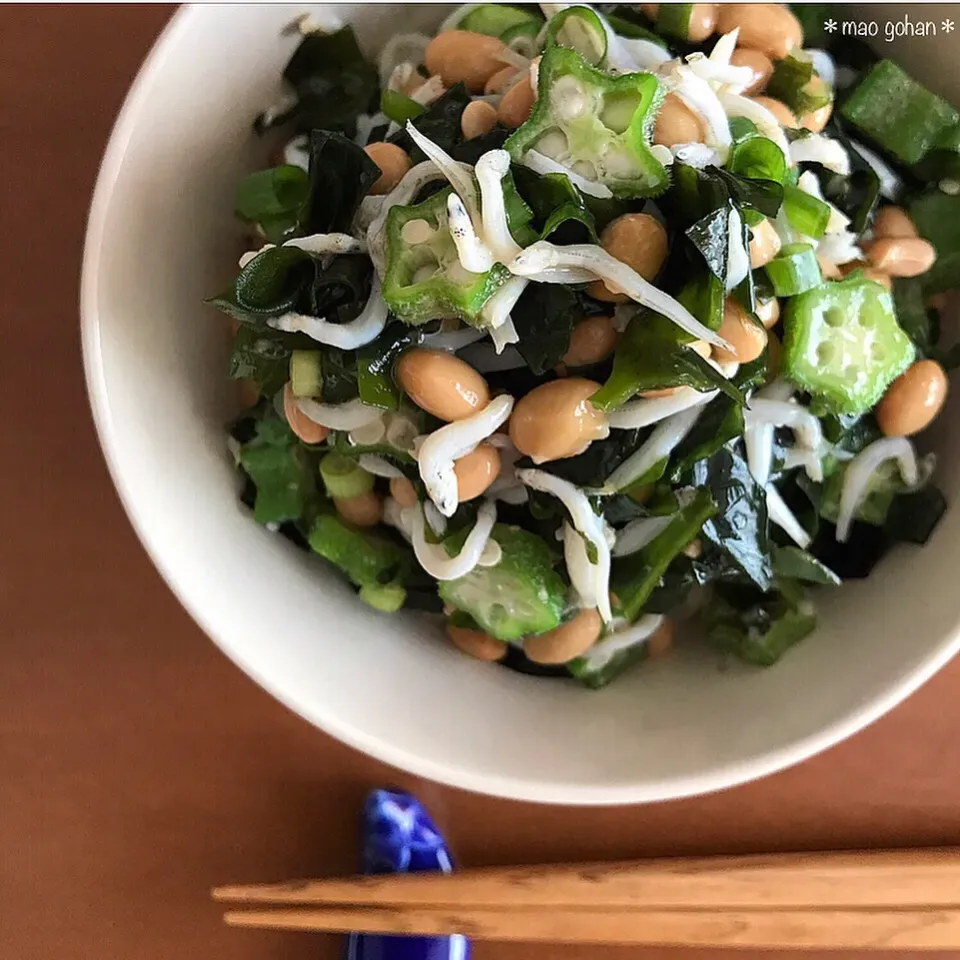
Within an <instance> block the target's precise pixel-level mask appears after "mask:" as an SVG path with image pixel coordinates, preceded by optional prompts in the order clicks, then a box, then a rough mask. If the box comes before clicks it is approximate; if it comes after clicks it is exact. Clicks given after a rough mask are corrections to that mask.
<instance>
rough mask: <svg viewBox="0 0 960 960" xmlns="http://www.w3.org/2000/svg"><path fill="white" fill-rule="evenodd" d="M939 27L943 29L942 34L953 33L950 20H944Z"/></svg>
mask: <svg viewBox="0 0 960 960" xmlns="http://www.w3.org/2000/svg"><path fill="white" fill-rule="evenodd" d="M940 26H941V28H942V29H943V32H944V33H953V21H952V20H944V21H943V23H941V24H940Z"/></svg>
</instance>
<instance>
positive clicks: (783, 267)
mask: <svg viewBox="0 0 960 960" xmlns="http://www.w3.org/2000/svg"><path fill="white" fill-rule="evenodd" d="M764 269H765V270H766V271H767V276H768V277H769V278H770V283H771V285H772V286H773V292H774V293H775V294H776V295H777V296H778V297H795V296H797V295H798V294H801V293H804V292H805V291H807V290H812V289H814V288H815V287H819V286H820V284H821V283H822V282H823V276H822V274H821V273H820V264H819V263H818V261H817V254H816V252H815V251H814V249H813V247H811V246H810V244H809V243H788V244H786V245H785V246H783V247H781V248H780V253H779V254H777V256H776V257H774V258H773V259H772V260H771V261H770V262H769V263H768V264H767V265H766V267H765V268H764Z"/></svg>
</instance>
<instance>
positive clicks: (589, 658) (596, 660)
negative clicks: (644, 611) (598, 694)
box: [567, 637, 649, 690]
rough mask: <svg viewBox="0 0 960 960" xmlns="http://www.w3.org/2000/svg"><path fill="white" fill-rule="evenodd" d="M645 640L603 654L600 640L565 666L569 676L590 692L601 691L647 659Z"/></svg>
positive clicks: (647, 638) (602, 644) (602, 645)
mask: <svg viewBox="0 0 960 960" xmlns="http://www.w3.org/2000/svg"><path fill="white" fill-rule="evenodd" d="M647 640H649V637H646V638H644V639H643V640H638V641H637V642H636V643H632V644H631V645H630V646H628V647H619V648H617V649H615V650H612V651H610V652H609V653H606V652H605V649H604V639H601V640H600V641H599V642H598V643H597V644H596V645H595V646H594V647H592V648H591V650H590V652H589V654H587V655H586V656H583V657H577V659H576V660H571V661H570V662H569V663H568V664H567V669H568V670H569V671H570V674H571V676H573V677H575V678H576V679H577V680H579V681H580V682H581V683H582V684H583V685H584V686H585V687H588V688H589V689H590V690H602V689H603V688H604V687H607V686H609V685H610V684H611V683H612V682H613V681H614V680H616V679H617V677H619V676H620V675H621V674H622V673H625V672H626V671H627V670H629V669H630V668H631V667H633V666H635V665H636V664H638V663H642V662H643V661H644V660H646V659H647Z"/></svg>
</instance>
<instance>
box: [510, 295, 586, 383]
mask: <svg viewBox="0 0 960 960" xmlns="http://www.w3.org/2000/svg"><path fill="white" fill-rule="evenodd" d="M510 319H511V320H513V325H514V326H515V327H516V330H517V334H518V335H519V337H520V341H519V343H517V350H518V351H519V352H520V356H522V357H523V359H524V360H525V361H526V364H527V366H528V367H529V368H530V369H531V370H532V371H533V372H534V373H535V374H536V375H537V376H540V375H541V374H544V373H546V372H547V371H548V370H551V369H553V367H555V366H556V365H557V364H558V363H559V362H560V361H561V360H562V359H563V355H564V354H565V353H566V352H567V350H568V349H569V347H570V334H571V333H572V332H573V328H574V326H576V324H577V323H578V322H579V321H580V320H582V319H583V308H582V307H581V305H580V301H579V300H578V299H577V296H576V294H575V293H574V292H573V291H572V290H571V289H570V288H569V287H565V286H563V285H561V284H558V283H531V284H529V285H528V286H527V289H526V290H524V291H523V293H522V295H521V296H520V299H519V300H518V301H517V303H516V305H515V306H514V308H513V310H511V311H510Z"/></svg>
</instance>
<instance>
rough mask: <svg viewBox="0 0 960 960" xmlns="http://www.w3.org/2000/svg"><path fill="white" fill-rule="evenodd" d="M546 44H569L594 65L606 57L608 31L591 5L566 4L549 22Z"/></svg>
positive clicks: (597, 65) (600, 63)
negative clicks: (567, 5) (568, 5)
mask: <svg viewBox="0 0 960 960" xmlns="http://www.w3.org/2000/svg"><path fill="white" fill-rule="evenodd" d="M546 45H547V47H551V46H553V45H558V46H561V47H569V48H570V49H571V50H576V52H577V53H579V54H580V56H581V57H583V59H584V60H586V62H587V63H589V64H590V65H591V66H593V67H599V66H602V65H603V62H604V60H606V58H607V31H606V30H604V28H603V21H602V20H601V19H600V18H599V17H598V16H597V14H596V13H595V12H594V11H593V10H591V9H590V8H589V7H567V8H566V10H561V11H560V12H559V13H558V14H556V15H555V16H554V17H553V18H552V19H551V20H550V22H549V23H548V24H547V44H546Z"/></svg>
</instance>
